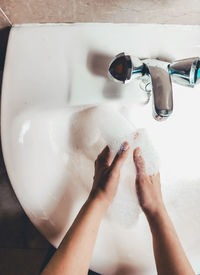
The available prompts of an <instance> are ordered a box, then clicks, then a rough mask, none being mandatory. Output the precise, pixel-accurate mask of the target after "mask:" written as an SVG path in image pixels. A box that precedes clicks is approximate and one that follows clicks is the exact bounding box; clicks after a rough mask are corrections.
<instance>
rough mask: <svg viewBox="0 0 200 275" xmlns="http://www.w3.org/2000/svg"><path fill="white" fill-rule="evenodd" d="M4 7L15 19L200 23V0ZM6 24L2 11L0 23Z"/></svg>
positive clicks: (30, 2) (19, 0)
mask: <svg viewBox="0 0 200 275" xmlns="http://www.w3.org/2000/svg"><path fill="white" fill-rule="evenodd" d="M0 7H1V8H2V10H3V11H4V12H5V14H6V15H7V17H8V18H9V20H10V22H12V23H33V22H134V23H136V22H137V23H172V24H200V1H199V0H0ZM5 24H9V22H8V21H6V19H5V18H3V17H2V15H0V26H4V25H5Z"/></svg>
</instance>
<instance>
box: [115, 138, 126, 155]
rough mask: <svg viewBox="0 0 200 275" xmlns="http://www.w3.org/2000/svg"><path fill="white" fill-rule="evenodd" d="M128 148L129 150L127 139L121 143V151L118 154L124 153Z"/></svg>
mask: <svg viewBox="0 0 200 275" xmlns="http://www.w3.org/2000/svg"><path fill="white" fill-rule="evenodd" d="M128 150H129V144H128V142H127V141H125V142H123V143H122V144H121V146H120V148H119V151H118V152H117V153H118V155H122V154H124V153H125V152H126V151H128Z"/></svg>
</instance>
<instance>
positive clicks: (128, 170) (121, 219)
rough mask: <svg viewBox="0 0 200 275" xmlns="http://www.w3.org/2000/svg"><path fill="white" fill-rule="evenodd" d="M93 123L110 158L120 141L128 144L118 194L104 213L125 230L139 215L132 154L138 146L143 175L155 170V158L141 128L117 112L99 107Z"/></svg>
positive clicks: (145, 134)
mask: <svg viewBox="0 0 200 275" xmlns="http://www.w3.org/2000/svg"><path fill="white" fill-rule="evenodd" d="M96 121H98V126H99V129H100V132H101V134H102V136H103V138H104V139H105V142H106V144H108V146H109V148H110V150H111V154H112V155H113V158H114V155H115V154H116V153H117V152H118V150H119V148H120V146H121V144H122V143H123V142H124V141H127V142H128V143H129V147H130V150H129V155H128V157H127V159H126V161H125V163H124V165H123V167H122V169H121V172H120V180H119V185H118V191H117V194H116V196H115V198H114V201H113V203H112V205H111V206H110V208H109V210H108V217H110V218H111V219H112V220H115V221H116V222H117V223H119V224H121V225H122V226H126V227H129V226H131V225H133V224H134V223H136V222H137V220H138V216H139V213H140V212H141V209H140V206H139V204H138V199H137V194H136V190H135V184H134V183H135V178H136V168H135V164H134V162H133V151H134V149H135V148H137V147H140V149H141V155H142V157H143V158H144V161H145V167H146V172H147V174H156V173H157V172H158V171H159V159H158V156H157V154H156V151H155V149H154V148H153V146H152V144H151V142H150V139H149V137H148V134H147V132H146V131H145V129H137V128H136V127H135V126H134V125H133V124H132V123H130V121H128V120H127V119H126V118H125V117H124V116H123V115H122V114H120V113H119V112H117V111H115V110H111V109H110V107H109V106H101V107H99V108H98V110H97V113H96Z"/></svg>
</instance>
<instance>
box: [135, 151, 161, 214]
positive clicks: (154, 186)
mask: <svg viewBox="0 0 200 275" xmlns="http://www.w3.org/2000/svg"><path fill="white" fill-rule="evenodd" d="M133 159H134V162H135V166H136V171H137V175H136V181H135V184H136V191H137V196H138V200H139V203H140V206H141V207H142V209H143V211H144V213H145V214H150V215H154V214H156V213H157V212H158V211H159V210H161V209H162V208H163V207H164V203H163V200H162V194H161V185H160V174H159V173H158V174H156V175H147V174H146V170H145V162H144V159H143V158H142V156H141V151H140V148H136V149H135V150H134V153H133Z"/></svg>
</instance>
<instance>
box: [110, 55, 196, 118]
mask: <svg viewBox="0 0 200 275" xmlns="http://www.w3.org/2000/svg"><path fill="white" fill-rule="evenodd" d="M109 76H110V77H111V79H113V80H115V81H118V82H120V83H124V84H125V83H127V82H129V81H131V80H132V79H136V80H141V81H142V84H145V85H146V86H145V88H144V90H146V91H147V88H146V87H149V86H148V85H149V84H151V85H150V86H151V89H150V90H148V91H147V92H148V94H149V93H150V92H151V93H152V95H153V117H154V118H155V119H156V120H159V121H162V120H165V119H166V118H168V117H169V116H170V114H171V113H172V112H173V93H172V81H173V82H176V83H178V84H180V85H184V86H190V87H194V85H195V84H198V83H200V58H199V57H191V58H187V59H183V60H178V61H175V62H173V63H168V62H165V61H161V60H158V59H143V60H141V59H139V58H138V57H136V56H130V55H125V54H124V53H120V54H118V55H117V56H116V57H115V58H114V59H113V60H112V62H111V63H110V66H109Z"/></svg>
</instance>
